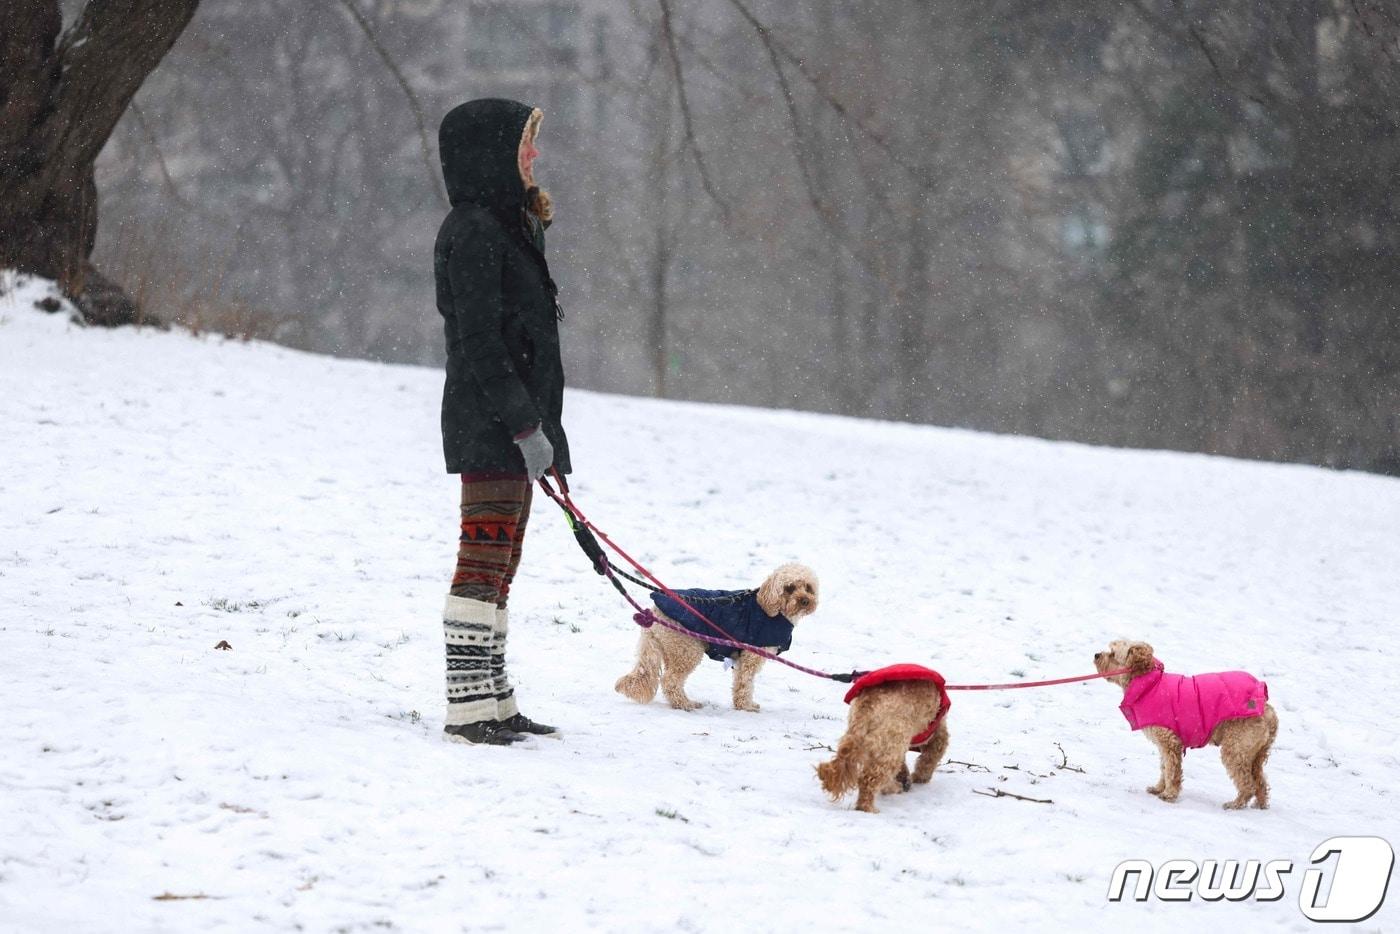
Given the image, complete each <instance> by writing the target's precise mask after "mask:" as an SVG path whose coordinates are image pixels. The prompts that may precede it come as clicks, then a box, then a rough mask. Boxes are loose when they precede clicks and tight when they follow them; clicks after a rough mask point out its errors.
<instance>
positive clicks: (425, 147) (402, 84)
mask: <svg viewBox="0 0 1400 934" xmlns="http://www.w3.org/2000/svg"><path fill="white" fill-rule="evenodd" d="M337 2H338V3H339V4H340V5H341V6H342V7H344V8H345V10H346V12H347V13H349V14H350V18H351V19H353V20H354V21H355V25H357V26H359V27H360V30H361V31H362V32H363V33H364V34H365V38H366V39H368V40H369V44H370V46H371V47H373V49H374V51H375V54H377V55H378V56H379V59H380V61H382V62H383V63H384V67H385V68H387V69H389V73H390V74H392V75H393V76H394V80H395V81H396V82H398V85H399V88H400V90H402V91H403V94H404V97H406V98H408V106H409V108H410V109H411V110H412V111H413V120H414V123H416V124H417V126H418V145H419V147H420V148H421V149H422V151H423V168H424V169H425V170H427V173H428V185H429V186H430V187H431V188H432V189H433V191H434V192H436V193H437V196H438V200H439V201H441V202H442V204H443V205H444V206H446V205H447V203H448V202H447V193H446V192H445V191H444V190H443V188H442V185H441V184H440V183H439V180H438V172H437V167H436V166H435V165H433V151H432V147H431V146H430V145H429V143H428V125H427V121H426V120H425V119H424V117H423V105H422V104H421V103H419V101H418V95H417V94H415V93H413V88H412V87H411V86H410V85H409V83H408V79H407V78H405V77H404V74H403V70H402V69H400V68H399V66H398V63H397V62H395V61H394V57H393V56H392V55H390V54H389V50H388V49H386V48H384V43H382V42H380V41H379V36H378V35H376V34H375V31H374V27H373V26H371V25H370V22H369V20H368V19H366V18H365V15H364V14H363V13H361V12H360V11H359V9H358V8H357V7H356V6H355V4H354V3H353V2H352V0H337Z"/></svg>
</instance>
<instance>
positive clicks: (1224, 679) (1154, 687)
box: [1118, 658, 1269, 749]
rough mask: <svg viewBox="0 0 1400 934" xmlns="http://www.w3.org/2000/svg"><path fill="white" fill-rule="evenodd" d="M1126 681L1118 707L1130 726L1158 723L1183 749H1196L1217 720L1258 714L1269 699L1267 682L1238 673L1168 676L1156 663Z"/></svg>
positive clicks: (1218, 722)
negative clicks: (1177, 739)
mask: <svg viewBox="0 0 1400 934" xmlns="http://www.w3.org/2000/svg"><path fill="white" fill-rule="evenodd" d="M1152 663H1153V669H1152V671H1150V672H1148V673H1147V674H1145V675H1139V676H1138V677H1136V678H1134V679H1133V680H1132V681H1130V682H1128V689H1127V690H1126V691H1124V692H1123V703H1121V704H1119V705H1118V709H1119V710H1121V711H1123V716H1125V717H1127V718H1128V725H1129V726H1131V727H1132V728H1133V729H1135V730H1140V729H1142V728H1143V727H1146V726H1162V727H1166V728H1167V729H1169V730H1171V731H1172V732H1173V733H1175V734H1176V735H1177V736H1178V737H1179V738H1180V739H1181V744H1182V745H1183V746H1185V747H1186V748H1187V749H1200V748H1201V747H1202V746H1204V745H1205V744H1206V743H1208V742H1210V734H1211V733H1212V732H1213V731H1214V730H1215V728H1216V726H1217V725H1219V724H1220V722H1221V721H1222V720H1235V719H1238V718H1240V717H1259V716H1263V714H1264V705H1265V704H1266V703H1267V702H1268V700H1269V686H1268V685H1267V684H1265V683H1264V682H1263V681H1260V680H1259V679H1258V678H1256V677H1254V676H1253V675H1250V674H1246V673H1245V672H1243V671H1221V672H1216V673H1215V674H1209V675H1194V676H1187V675H1169V674H1166V673H1165V672H1163V671H1162V663H1161V662H1159V661H1157V660H1156V659H1155V658H1154V659H1153V660H1152Z"/></svg>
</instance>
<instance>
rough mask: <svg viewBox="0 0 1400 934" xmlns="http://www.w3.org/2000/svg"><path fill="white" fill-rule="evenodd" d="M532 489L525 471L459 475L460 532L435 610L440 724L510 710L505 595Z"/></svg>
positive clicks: (512, 691)
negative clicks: (442, 647)
mask: <svg viewBox="0 0 1400 934" xmlns="http://www.w3.org/2000/svg"><path fill="white" fill-rule="evenodd" d="M532 492H533V491H532V488H531V485H530V482H529V481H528V480H527V479H526V478H525V477H509V476H476V475H463V477H462V533H461V538H460V539H459V542H458V546H457V566H456V569H455V571H454V572H453V574H452V590H451V592H450V593H449V594H448V597H447V606H446V608H445V609H444V610H443V615H442V627H443V635H444V639H445V641H446V644H447V725H448V726H454V725H459V724H463V723H476V722H478V721H481V720H505V719H507V718H508V717H511V716H514V715H515V714H516V713H517V712H518V708H517V707H516V704H515V689H514V688H512V687H511V685H510V681H509V679H508V678H507V677H506V634H507V632H508V631H509V628H510V627H509V615H508V613H507V611H506V601H507V598H508V597H509V596H510V584H511V581H512V580H514V579H515V572H516V569H518V568H519V567H520V549H521V545H522V543H523V542H524V540H525V526H526V523H527V522H528V521H529V518H530V499H531V494H532Z"/></svg>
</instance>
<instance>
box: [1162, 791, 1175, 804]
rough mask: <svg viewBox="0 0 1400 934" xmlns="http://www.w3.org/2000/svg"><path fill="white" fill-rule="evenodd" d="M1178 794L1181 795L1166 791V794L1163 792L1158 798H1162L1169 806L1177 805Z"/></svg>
mask: <svg viewBox="0 0 1400 934" xmlns="http://www.w3.org/2000/svg"><path fill="white" fill-rule="evenodd" d="M1177 794H1179V792H1175V791H1164V792H1162V793H1161V794H1160V795H1158V796H1157V797H1159V798H1161V799H1162V800H1163V801H1165V802H1167V803H1168V804H1175V803H1176V796H1177Z"/></svg>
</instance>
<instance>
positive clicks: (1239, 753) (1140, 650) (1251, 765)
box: [1094, 639, 1278, 811]
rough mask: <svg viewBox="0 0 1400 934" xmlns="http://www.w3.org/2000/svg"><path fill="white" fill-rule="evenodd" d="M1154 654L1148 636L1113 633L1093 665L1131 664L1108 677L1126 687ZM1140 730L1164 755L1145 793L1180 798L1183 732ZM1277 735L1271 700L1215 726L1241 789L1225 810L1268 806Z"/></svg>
mask: <svg viewBox="0 0 1400 934" xmlns="http://www.w3.org/2000/svg"><path fill="white" fill-rule="evenodd" d="M1152 659H1153V653H1152V646H1150V645H1148V644H1147V643H1146V642H1129V641H1128V640H1126V639H1115V640H1114V641H1112V642H1110V643H1109V644H1108V650H1107V651H1104V652H1097V653H1095V655H1094V667H1095V668H1096V669H1098V670H1099V671H1100V672H1104V671H1112V670H1114V669H1115V668H1125V667H1126V668H1130V669H1131V670H1130V671H1129V672H1128V673H1127V674H1122V675H1114V676H1113V677H1111V678H1107V679H1105V680H1107V681H1110V682H1112V683H1113V684H1116V685H1118V686H1119V687H1120V688H1122V689H1123V690H1124V691H1126V690H1127V689H1128V685H1129V683H1131V682H1132V680H1133V679H1134V678H1137V677H1139V676H1141V675H1145V674H1147V673H1148V672H1149V671H1151V670H1152ZM1142 733H1143V735H1144V736H1146V737H1147V738H1148V740H1149V741H1151V743H1152V744H1153V745H1154V746H1156V747H1157V752H1158V754H1159V755H1160V757H1161V772H1160V773H1159V775H1158V777H1157V783H1156V784H1155V785H1149V786H1148V788H1147V793H1148V794H1150V795H1155V796H1156V797H1158V798H1161V799H1162V800H1163V801H1167V802H1172V801H1176V800H1177V798H1178V797H1179V796H1180V795H1181V763H1182V759H1183V758H1184V756H1185V752H1186V748H1185V747H1184V746H1183V745H1182V744H1181V739H1180V737H1178V736H1177V735H1176V734H1175V733H1173V732H1172V731H1171V730H1169V729H1167V728H1166V727H1161V726H1149V727H1145V728H1143V730H1142ZM1277 735H1278V714H1277V713H1276V712H1275V711H1274V708H1273V705H1272V704H1266V705H1264V713H1263V714H1261V715H1260V716H1258V717H1240V718H1238V719H1234V720H1225V721H1222V722H1221V723H1220V724H1218V725H1217V726H1216V728H1215V729H1214V730H1213V731H1211V734H1210V745H1212V746H1219V747H1220V761H1221V762H1223V763H1224V764H1225V771H1226V772H1228V773H1229V774H1230V780H1231V781H1233V782H1234V783H1235V790H1236V791H1237V792H1238V794H1236V795H1235V799H1234V800H1233V801H1227V802H1225V805H1224V807H1225V808H1226V810H1231V811H1233V810H1238V809H1239V808H1242V807H1244V806H1245V805H1247V804H1249V802H1250V799H1251V798H1252V799H1253V800H1254V806H1255V807H1257V808H1267V807H1268V806H1269V782H1268V779H1266V778H1265V777H1264V763H1265V762H1267V761H1268V759H1269V752H1270V751H1271V750H1272V749H1273V746H1274V737H1275V736H1277Z"/></svg>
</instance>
